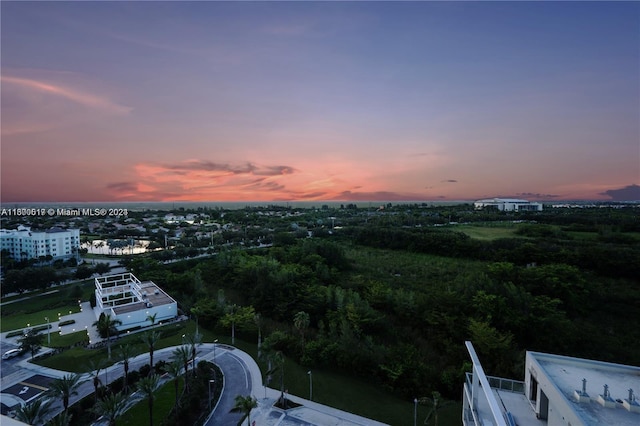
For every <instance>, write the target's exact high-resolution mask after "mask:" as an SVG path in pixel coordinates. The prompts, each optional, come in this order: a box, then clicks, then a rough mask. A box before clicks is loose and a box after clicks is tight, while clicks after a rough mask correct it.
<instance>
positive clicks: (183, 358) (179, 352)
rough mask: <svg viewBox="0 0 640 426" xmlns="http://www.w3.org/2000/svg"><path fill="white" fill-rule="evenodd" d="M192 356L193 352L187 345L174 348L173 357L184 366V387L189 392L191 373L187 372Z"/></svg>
mask: <svg viewBox="0 0 640 426" xmlns="http://www.w3.org/2000/svg"><path fill="white" fill-rule="evenodd" d="M190 357H191V353H190V351H189V348H188V347H187V346H179V347H177V348H175V349H174V350H173V354H172V355H171V358H172V359H173V361H174V362H176V363H177V364H182V365H183V366H184V388H185V391H186V392H187V393H189V375H188V374H187V372H188V371H189V359H190Z"/></svg>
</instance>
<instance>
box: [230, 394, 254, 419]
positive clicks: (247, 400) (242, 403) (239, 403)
mask: <svg viewBox="0 0 640 426" xmlns="http://www.w3.org/2000/svg"><path fill="white" fill-rule="evenodd" d="M235 401H236V404H235V405H234V406H233V408H232V409H231V411H236V412H237V411H239V412H241V413H244V416H243V420H244V417H247V421H248V423H247V424H248V425H251V410H253V409H254V408H256V407H257V406H258V401H256V399H255V398H254V397H252V396H251V395H249V396H242V395H238V396H236V399H235Z"/></svg>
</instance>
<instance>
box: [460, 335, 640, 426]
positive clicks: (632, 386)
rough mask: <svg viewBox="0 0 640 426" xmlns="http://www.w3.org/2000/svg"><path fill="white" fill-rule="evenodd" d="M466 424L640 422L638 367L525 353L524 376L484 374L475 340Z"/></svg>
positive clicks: (624, 425)
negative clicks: (523, 377)
mask: <svg viewBox="0 0 640 426" xmlns="http://www.w3.org/2000/svg"><path fill="white" fill-rule="evenodd" d="M465 344H466V346H467V351H468V352H469V355H470V356H471V360H472V363H473V371H472V372H471V373H467V378H466V381H465V384H464V390H463V395H462V424H463V425H464V426H476V425H478V426H487V425H492V426H516V425H518V426H592V425H615V426H637V425H640V404H639V403H638V400H637V398H636V395H637V393H638V392H640V367H633V366H628V365H621V364H613V363H609V362H602V361H593V360H588V359H582V358H573V357H568V356H561V355H552V354H546V353H540V352H530V351H527V353H526V360H525V371H524V374H525V380H524V381H517V380H510V379H502V378H499V377H491V376H486V375H485V373H484V370H483V368H482V365H481V364H480V360H479V359H478V356H477V354H476V352H475V349H474V348H473V345H472V344H471V342H466V343H465Z"/></svg>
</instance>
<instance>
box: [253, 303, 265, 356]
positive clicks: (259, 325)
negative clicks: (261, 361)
mask: <svg viewBox="0 0 640 426" xmlns="http://www.w3.org/2000/svg"><path fill="white" fill-rule="evenodd" d="M253 322H255V324H256V327H257V328H258V358H259V357H260V347H261V346H262V326H263V325H264V320H263V319H262V316H260V314H259V313H257V314H255V315H254V316H253Z"/></svg>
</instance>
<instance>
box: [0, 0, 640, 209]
mask: <svg viewBox="0 0 640 426" xmlns="http://www.w3.org/2000/svg"><path fill="white" fill-rule="evenodd" d="M0 7H1V13H2V14H1V20H2V22H1V40H2V41H1V60H2V62H1V65H2V79H1V82H2V86H1V89H2V92H1V98H2V99H1V101H2V102H1V107H2V109H1V112H2V117H1V119H2V123H1V124H2V145H1V191H2V192H1V201H2V202H3V203H9V202H49V201H51V202H59V201H69V202H71V201H285V200H350V201H366V200H370V201H377V200H379V201H400V200H404V201H409V200H411V201H423V200H472V199H477V198H484V197H494V196H503V197H506V196H512V197H519V198H526V199H531V200H572V199H600V200H609V199H636V200H637V199H640V187H638V186H637V185H638V184H640V124H639V123H640V3H637V2H624V3H610V2H609V3H604V2H603V3H600V2H579V3H578V2H541V3H523V2H473V3H466V2H348V3H342V2H100V3H93V2H42V3H38V2H11V1H2V3H1V4H0Z"/></svg>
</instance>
